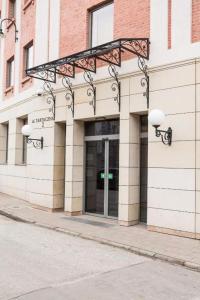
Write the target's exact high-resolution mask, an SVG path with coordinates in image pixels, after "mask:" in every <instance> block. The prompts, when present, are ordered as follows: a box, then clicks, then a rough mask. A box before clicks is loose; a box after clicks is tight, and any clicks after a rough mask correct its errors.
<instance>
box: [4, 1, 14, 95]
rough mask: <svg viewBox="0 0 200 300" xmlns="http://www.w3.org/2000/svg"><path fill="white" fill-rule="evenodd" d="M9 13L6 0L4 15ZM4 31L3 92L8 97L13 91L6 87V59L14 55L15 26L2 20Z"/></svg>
mask: <svg viewBox="0 0 200 300" xmlns="http://www.w3.org/2000/svg"><path fill="white" fill-rule="evenodd" d="M8 14H9V5H8V1H7V7H6V17H8ZM3 26H4V32H5V35H6V37H5V48H4V50H5V51H4V53H5V60H4V92H5V96H6V97H9V96H11V95H12V94H13V93H14V88H13V89H6V75H7V72H6V71H7V61H8V60H9V59H10V58H11V57H12V56H13V55H15V27H14V25H13V24H11V23H10V22H4V23H3Z"/></svg>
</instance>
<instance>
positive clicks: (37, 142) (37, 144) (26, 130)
mask: <svg viewBox="0 0 200 300" xmlns="http://www.w3.org/2000/svg"><path fill="white" fill-rule="evenodd" d="M32 132H33V129H32V127H31V125H24V126H23V127H22V134H23V135H24V136H25V138H26V142H27V144H31V143H33V147H34V148H36V149H43V144H44V138H43V137H41V139H31V138H29V136H30V135H31V133H32Z"/></svg>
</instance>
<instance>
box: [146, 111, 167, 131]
mask: <svg viewBox="0 0 200 300" xmlns="http://www.w3.org/2000/svg"><path fill="white" fill-rule="evenodd" d="M148 120H149V123H150V124H151V125H152V126H154V127H159V126H160V125H161V124H162V123H163V122H164V120H165V114H164V113H163V112H162V110H160V109H152V110H151V111H150V113H149V116H148Z"/></svg>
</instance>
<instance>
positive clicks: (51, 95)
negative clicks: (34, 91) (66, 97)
mask: <svg viewBox="0 0 200 300" xmlns="http://www.w3.org/2000/svg"><path fill="white" fill-rule="evenodd" d="M43 89H44V91H45V92H46V93H47V94H48V97H47V104H49V105H51V107H50V108H49V112H51V113H52V114H53V119H54V120H55V114H56V96H55V95H54V93H53V88H52V86H51V84H50V82H48V81H45V82H44V85H43Z"/></svg>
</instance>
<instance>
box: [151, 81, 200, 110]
mask: <svg viewBox="0 0 200 300" xmlns="http://www.w3.org/2000/svg"><path fill="white" fill-rule="evenodd" d="M154 108H160V109H162V110H163V111H164V112H165V114H167V115H168V114H173V115H174V114H181V113H188V112H194V111H195V85H185V86H181V87H174V88H169V89H165V90H157V91H153V92H150V109H154Z"/></svg>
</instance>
